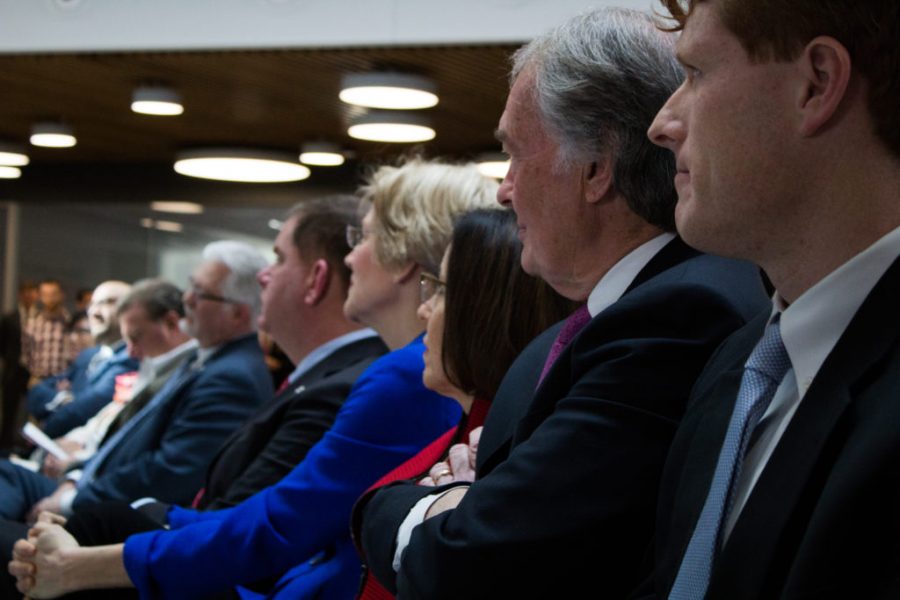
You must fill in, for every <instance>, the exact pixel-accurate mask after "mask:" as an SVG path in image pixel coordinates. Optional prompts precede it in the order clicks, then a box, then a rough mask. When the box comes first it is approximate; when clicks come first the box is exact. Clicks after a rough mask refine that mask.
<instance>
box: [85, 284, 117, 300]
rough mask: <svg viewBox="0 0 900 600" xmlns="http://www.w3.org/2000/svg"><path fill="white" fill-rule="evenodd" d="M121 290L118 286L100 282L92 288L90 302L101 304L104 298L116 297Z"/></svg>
mask: <svg viewBox="0 0 900 600" xmlns="http://www.w3.org/2000/svg"><path fill="white" fill-rule="evenodd" d="M122 291H123V290H121V289H120V288H119V286H116V285H109V284H105V283H101V284H100V285H98V286H97V288H96V289H95V290H94V292H93V295H92V297H91V303H92V304H102V303H103V301H104V300H108V299H109V298H118V297H119V296H121V295H122Z"/></svg>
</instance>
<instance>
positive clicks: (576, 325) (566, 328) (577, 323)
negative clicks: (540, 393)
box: [538, 304, 591, 385]
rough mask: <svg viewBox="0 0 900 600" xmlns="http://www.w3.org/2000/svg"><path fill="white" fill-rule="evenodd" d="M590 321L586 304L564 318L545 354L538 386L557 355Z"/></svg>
mask: <svg viewBox="0 0 900 600" xmlns="http://www.w3.org/2000/svg"><path fill="white" fill-rule="evenodd" d="M590 320H591V313H590V312H588V308H587V304H582V305H581V306H579V307H578V308H577V309H576V310H575V312H573V313H572V314H571V315H569V316H568V317H567V318H566V322H565V323H563V326H562V329H560V330H559V334H557V336H556V339H555V340H554V341H553V345H552V346H550V352H549V354H547V360H546V362H544V369H543V370H542V371H541V376H540V378H539V379H538V385H540V384H541V382H542V381H543V380H544V377H546V375H547V373H548V372H549V371H550V367H552V366H553V363H555V362H556V359H557V358H559V355H560V354H562V351H563V349H564V348H565V347H566V346H568V345H569V342H571V341H572V339H573V338H574V337H575V336H576V335H578V332H579V331H581V330H582V329H584V326H585V325H587V324H588V323H589V322H590Z"/></svg>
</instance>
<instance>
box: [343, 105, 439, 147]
mask: <svg viewBox="0 0 900 600" xmlns="http://www.w3.org/2000/svg"><path fill="white" fill-rule="evenodd" d="M347 134H348V135H349V136H350V137H352V138H356V139H358V140H368V141H370V142H392V143H410V142H427V141H428V140H433V139H434V136H435V133H434V129H432V128H431V122H430V121H429V120H428V119H427V118H425V117H424V116H422V115H417V114H415V113H403V112H389V111H384V110H380V111H370V112H369V113H367V114H365V115H362V116H360V117H358V118H356V119H354V120H353V121H352V122H351V124H350V127H349V129H347Z"/></svg>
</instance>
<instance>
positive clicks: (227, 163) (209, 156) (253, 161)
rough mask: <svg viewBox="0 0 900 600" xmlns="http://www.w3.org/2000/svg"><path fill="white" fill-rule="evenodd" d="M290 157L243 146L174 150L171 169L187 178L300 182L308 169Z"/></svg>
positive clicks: (252, 181) (245, 181)
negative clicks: (175, 152) (173, 162)
mask: <svg viewBox="0 0 900 600" xmlns="http://www.w3.org/2000/svg"><path fill="white" fill-rule="evenodd" d="M294 156H296V155H291V154H286V153H281V152H267V151H261V150H249V149H246V148H209V149H201V150H188V151H185V152H180V153H178V156H177V157H176V161H175V171H176V172H178V173H180V174H182V175H187V176H189V177H200V178H203V179H216V180H219V181H239V182H244V183H278V182H287V181H301V180H303V179H306V178H307V177H309V168H308V167H305V166H303V165H301V164H300V163H298V162H297V160H296V158H294Z"/></svg>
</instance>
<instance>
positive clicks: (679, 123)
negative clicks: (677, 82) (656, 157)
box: [647, 88, 686, 151]
mask: <svg viewBox="0 0 900 600" xmlns="http://www.w3.org/2000/svg"><path fill="white" fill-rule="evenodd" d="M680 90H681V88H679V89H678V90H676V92H675V93H674V94H673V95H672V97H671V98H669V100H668V101H667V102H666V103H665V104H664V105H663V107H662V108H661V109H660V110H659V112H658V113H656V118H655V119H653V123H651V124H650V128H649V129H648V130H647V137H649V138H650V141H651V142H653V143H654V144H656V145H657V146H662V147H663V148H668V149H669V150H672V151H675V149H676V148H677V146H678V145H679V144H680V143H681V142H683V141H684V138H685V135H686V128H685V124H684V120H683V119H682V118H681V117H680V116H679V115H678V110H677V98H678V94H679V91H680Z"/></svg>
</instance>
